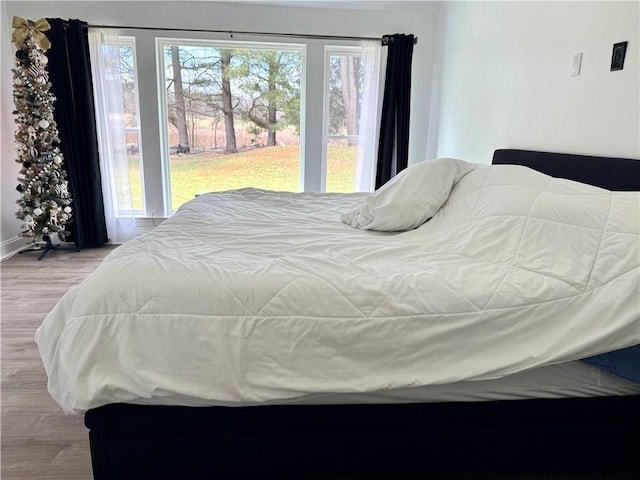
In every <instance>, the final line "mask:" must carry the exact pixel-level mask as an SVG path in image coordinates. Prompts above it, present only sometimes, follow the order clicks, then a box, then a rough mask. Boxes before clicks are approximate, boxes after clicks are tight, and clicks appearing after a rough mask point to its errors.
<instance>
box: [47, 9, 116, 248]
mask: <svg viewBox="0 0 640 480" xmlns="http://www.w3.org/2000/svg"><path fill="white" fill-rule="evenodd" d="M47 20H48V21H49V23H50V24H51V30H50V31H48V32H47V37H48V38H49V40H50V41H51V48H50V49H49V50H48V51H47V57H48V59H49V64H48V70H49V78H50V81H51V91H52V92H53V94H54V95H55V96H56V98H57V100H56V102H55V105H54V119H55V121H56V123H57V126H58V132H59V137H60V150H61V151H62V154H63V155H64V169H65V170H66V172H67V175H68V181H69V192H70V193H71V197H72V198H73V202H72V204H71V207H72V208H73V221H72V223H71V224H70V225H69V231H70V232H71V236H70V237H69V238H68V239H67V240H69V241H72V242H74V243H75V244H76V245H77V246H78V247H80V248H87V247H99V246H101V245H103V244H105V243H107V241H108V238H107V226H106V223H105V215H104V204H103V201H102V182H101V179H100V158H99V156H98V138H97V133H96V119H95V109H94V104H93V87H92V83H91V64H90V61H89V41H88V36H87V24H86V23H85V22H81V21H79V20H62V19H59V18H53V19H52V18H48V19H47Z"/></svg>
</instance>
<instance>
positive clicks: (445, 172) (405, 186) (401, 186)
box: [340, 158, 478, 232]
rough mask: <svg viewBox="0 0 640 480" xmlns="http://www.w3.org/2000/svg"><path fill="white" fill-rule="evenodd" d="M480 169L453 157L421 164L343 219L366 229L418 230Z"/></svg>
mask: <svg viewBox="0 0 640 480" xmlns="http://www.w3.org/2000/svg"><path fill="white" fill-rule="evenodd" d="M476 167H478V165H477V164H473V163H468V162H464V161H462V160H456V159H453V158H439V159H436V160H428V161H423V162H420V163H417V164H415V165H412V166H410V167H408V168H405V169H404V170H403V171H402V172H400V173H399V174H398V175H396V176H395V177H393V178H392V179H391V180H389V181H388V182H387V183H385V184H384V185H383V186H382V187H381V188H380V189H379V190H376V191H375V192H373V193H372V194H371V195H368V196H367V197H366V198H365V199H364V201H363V202H362V205H360V206H359V207H358V208H355V209H353V210H350V211H348V212H345V213H343V214H342V216H341V217H340V220H341V221H342V222H343V223H346V224H348V225H351V226H352V227H354V228H360V229H363V230H381V231H389V232H398V231H405V230H411V229H414V228H417V227H419V226H420V225H422V224H423V223H424V222H426V221H427V220H429V219H430V218H431V217H433V215H435V213H436V212H437V211H438V209H439V208H440V207H441V206H442V204H444V202H445V201H446V200H447V198H448V197H449V192H450V191H451V188H452V187H453V185H454V184H455V183H456V182H457V181H458V180H460V178H462V177H463V176H464V175H466V174H467V173H469V172H470V171H471V170H473V169H475V168H476Z"/></svg>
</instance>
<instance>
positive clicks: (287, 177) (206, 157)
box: [129, 145, 357, 210]
mask: <svg viewBox="0 0 640 480" xmlns="http://www.w3.org/2000/svg"><path fill="white" fill-rule="evenodd" d="M327 153H328V160H327V171H328V174H327V188H326V190H327V192H352V191H353V185H354V177H355V161H356V153H357V148H356V147H349V146H337V145H330V146H329V147H328V152H327ZM129 178H130V181H131V189H132V192H131V194H132V200H133V207H134V209H137V210H142V205H143V204H142V187H141V181H140V168H139V164H138V158H137V156H136V157H130V159H129ZM243 187H256V188H264V189H267V190H280V191H291V192H297V191H299V190H300V147H299V146H298V145H287V146H286V147H264V148H257V149H255V150H248V151H246V152H240V153H234V154H230V155H219V154H214V153H211V152H205V153H198V154H193V155H184V156H179V155H172V156H171V197H172V208H173V210H177V209H178V207H179V206H180V205H182V204H183V203H185V202H187V201H189V200H191V199H192V198H193V197H194V196H195V195H196V194H199V193H206V192H214V191H223V190H232V189H236V188H243Z"/></svg>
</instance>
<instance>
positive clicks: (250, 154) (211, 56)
mask: <svg viewBox="0 0 640 480" xmlns="http://www.w3.org/2000/svg"><path fill="white" fill-rule="evenodd" d="M133 32H134V33H133V34H132V36H127V37H122V36H120V37H117V38H115V37H110V40H109V41H108V42H109V43H107V40H106V37H105V33H104V32H102V31H101V32H98V31H97V30H96V31H95V32H94V33H95V35H94V43H95V44H96V45H97V46H98V48H105V46H106V47H110V48H111V50H110V51H111V52H112V53H113V47H114V45H117V53H118V54H119V56H118V57H117V58H116V62H115V63H119V67H116V66H114V64H113V62H111V63H109V62H108V61H106V59H105V61H104V62H102V63H101V64H99V65H96V68H97V69H98V70H99V72H98V73H100V71H102V72H105V73H104V75H106V76H108V72H114V71H118V70H119V71H118V73H117V75H116V76H117V77H118V78H120V81H121V84H122V85H119V86H118V87H117V89H116V90H117V92H121V94H120V93H118V94H117V96H118V98H120V95H122V98H120V99H119V100H118V101H117V102H115V103H117V104H118V105H120V107H118V108H119V110H118V109H116V108H115V107H117V105H115V104H114V102H113V100H112V102H111V103H112V104H114V105H110V106H109V108H105V115H104V118H105V122H104V125H103V126H101V127H99V128H100V129H101V130H103V131H104V132H107V133H106V136H109V135H111V137H113V132H114V130H113V127H112V126H109V124H110V122H111V120H109V119H114V118H115V116H117V119H121V120H122V122H120V123H122V124H123V125H122V126H120V127H119V128H120V131H121V130H122V129H124V133H123V134H122V135H120V134H119V135H120V136H121V137H123V138H125V139H126V140H125V142H124V143H126V158H125V160H126V161H125V162H122V163H123V164H124V167H126V166H127V165H128V170H127V168H124V169H123V168H118V169H115V168H113V169H112V171H111V172H107V173H108V174H109V175H110V178H111V183H112V185H111V188H110V189H108V190H110V191H111V192H112V194H113V195H112V196H114V198H116V201H114V202H112V204H115V205H120V204H122V205H125V204H126V202H124V201H122V202H120V201H119V197H120V193H121V192H125V190H126V191H127V192H128V191H129V189H130V191H131V192H130V193H131V202H130V203H129V205H131V203H132V204H133V211H134V213H135V215H136V216H148V217H155V216H163V215H165V216H166V215H171V213H172V212H174V211H175V210H176V209H178V208H179V207H180V205H182V204H183V203H184V202H186V201H188V200H191V199H192V198H194V196H195V195H197V194H200V193H204V192H209V191H219V190H227V189H234V188H242V187H256V188H264V189H271V190H285V191H302V190H304V191H318V192H320V191H329V192H338V191H344V192H349V191H354V189H355V190H357V191H370V190H371V186H370V183H371V182H367V181H365V182H359V180H358V179H360V178H365V179H366V178H368V177H370V176H371V171H372V162H373V161H374V157H375V154H374V153H372V149H373V151H374V150H375V146H374V144H375V141H374V140H375V139H374V137H375V132H373V130H372V128H375V125H374V124H375V119H369V120H367V119H368V117H367V115H365V114H363V112H365V113H366V112H367V111H371V112H374V114H375V113H376V112H377V107H376V106H375V105H374V104H372V103H370V99H373V100H374V101H377V95H378V83H377V75H378V72H379V70H375V69H372V68H370V64H371V62H370V61H369V60H368V59H369V58H370V54H369V53H366V52H368V51H370V50H371V49H370V48H369V47H367V43H368V42H362V44H361V43H360V42H354V41H346V40H345V41H327V40H321V39H309V40H306V41H300V40H298V41H296V42H289V41H288V40H281V39H279V38H278V41H277V42H276V41H265V37H264V36H260V37H249V36H246V37H245V38H243V40H242V41H240V40H235V39H234V40H229V39H228V38H227V37H225V36H223V35H221V34H210V35H209V34H206V33H203V34H202V35H201V38H195V39H184V38H173V37H170V36H168V34H167V32H154V31H152V30H145V31H133ZM90 33H91V32H90ZM114 33H115V32H114ZM127 33H129V32H127ZM163 34H164V36H161V35H163ZM114 38H115V39H114ZM267 38H268V37H267ZM273 38H274V39H275V38H277V37H273ZM372 43H375V44H377V49H378V50H377V53H375V54H374V56H375V55H378V57H379V54H380V43H379V42H372ZM371 51H375V49H373V50H371ZM111 56H113V55H112V54H111ZM371 58H373V57H371ZM376 58H377V57H376ZM371 65H373V64H371ZM376 65H377V64H376ZM376 68H377V66H376ZM98 76H99V75H96V78H97V77H98ZM111 76H113V75H111ZM369 80H376V81H369ZM143 86H144V87H143ZM99 91H103V92H104V94H103V95H102V97H105V96H106V97H109V98H112V99H113V98H115V96H116V94H115V93H111V92H112V91H111V90H109V91H107V89H105V88H101V89H99ZM99 91H97V92H96V96H97V97H99V96H100V94H99ZM102 102H103V104H105V105H106V104H107V103H109V102H108V100H104V99H102ZM372 105H373V106H372ZM123 110H124V111H123ZM116 111H118V112H121V113H117V115H115V116H114V114H113V112H116ZM109 112H111V113H109ZM372 132H373V133H372ZM365 138H366V139H368V140H369V144H370V146H369V147H368V148H369V150H366V149H362V148H361V147H362V143H363V139H365ZM112 143H113V142H112ZM120 143H123V142H120ZM103 144H104V145H107V146H108V145H109V139H107V140H105V141H104V142H103ZM114 145H115V144H114ZM143 150H144V153H145V155H144V157H143V155H142V152H143ZM121 151H124V149H121ZM115 157H117V158H120V157H125V155H116V156H114V158H115ZM105 158H106V155H105ZM118 165H119V167H120V166H121V165H120V163H118ZM367 165H368V166H367ZM120 172H125V173H120ZM362 172H364V174H362ZM127 173H128V175H127ZM354 179H355V187H354ZM105 181H106V180H105ZM123 181H126V182H127V185H126V186H125V187H122V182H123ZM106 184H107V185H108V183H106ZM123 198H124V197H123ZM124 210H125V209H122V208H118V207H117V208H115V209H114V212H115V215H116V216H119V217H123V216H125V215H124ZM118 212H120V213H118ZM129 213H131V209H129ZM121 223H122V222H121ZM139 225H140V224H139Z"/></svg>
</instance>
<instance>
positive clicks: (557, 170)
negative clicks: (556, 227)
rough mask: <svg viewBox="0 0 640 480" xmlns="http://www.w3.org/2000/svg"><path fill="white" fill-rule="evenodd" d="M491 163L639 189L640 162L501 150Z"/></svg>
mask: <svg viewBox="0 0 640 480" xmlns="http://www.w3.org/2000/svg"><path fill="white" fill-rule="evenodd" d="M492 163H493V164H494V165H499V164H508V165H524V166H527V167H530V168H533V169H534V170H537V171H539V172H542V173H546V174H547V175H551V176H552V177H557V178H567V179H569V180H575V181H578V182H582V183H588V184H590V185H595V186H597V187H602V188H606V189H607V190H618V191H634V190H640V160H633V159H629V158H609V157H593V156H588V155H572V154H568V153H548V152H535V151H531V150H511V149H504V150H496V151H495V152H494V154H493V161H492Z"/></svg>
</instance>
